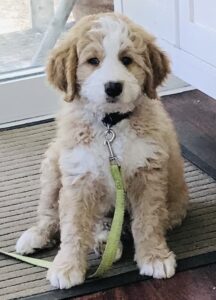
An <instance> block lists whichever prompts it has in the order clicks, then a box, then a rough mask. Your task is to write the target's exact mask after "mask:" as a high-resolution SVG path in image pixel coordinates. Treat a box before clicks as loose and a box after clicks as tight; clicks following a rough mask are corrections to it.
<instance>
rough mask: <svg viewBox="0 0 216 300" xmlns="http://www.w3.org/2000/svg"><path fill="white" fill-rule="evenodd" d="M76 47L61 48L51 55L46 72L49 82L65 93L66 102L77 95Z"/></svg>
mask: <svg viewBox="0 0 216 300" xmlns="http://www.w3.org/2000/svg"><path fill="white" fill-rule="evenodd" d="M76 69H77V54H76V46H75V45H73V44H72V45H70V46H68V47H59V48H56V49H54V50H53V52H52V53H51V55H50V58H49V61H48V64H47V68H46V72H47V76H48V80H49V82H50V83H51V84H52V85H53V86H54V87H56V88H57V89H59V90H60V91H62V92H64V93H65V97H64V100H65V101H67V102H69V101H72V100H73V99H74V97H75V94H76Z"/></svg>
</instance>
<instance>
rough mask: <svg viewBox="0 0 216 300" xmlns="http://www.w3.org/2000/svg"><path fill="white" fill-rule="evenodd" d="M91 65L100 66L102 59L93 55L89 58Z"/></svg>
mask: <svg viewBox="0 0 216 300" xmlns="http://www.w3.org/2000/svg"><path fill="white" fill-rule="evenodd" d="M87 62H88V63H89V64H90V65H94V66H98V65H99V63H100V61H99V59H98V58H97V57H92V58H89V59H88V60H87Z"/></svg>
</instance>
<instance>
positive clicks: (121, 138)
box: [60, 120, 158, 189]
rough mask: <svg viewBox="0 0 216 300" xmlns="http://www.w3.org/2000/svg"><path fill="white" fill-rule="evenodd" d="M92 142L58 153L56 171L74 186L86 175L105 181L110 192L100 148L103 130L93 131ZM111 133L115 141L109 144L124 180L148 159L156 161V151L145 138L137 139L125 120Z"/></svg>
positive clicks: (110, 182) (105, 158) (103, 148)
mask: <svg viewBox="0 0 216 300" xmlns="http://www.w3.org/2000/svg"><path fill="white" fill-rule="evenodd" d="M93 130H94V140H93V141H92V142H91V143H90V144H88V145H78V146H76V147H75V148H74V149H71V150H70V149H65V150H64V151H62V153H61V157H60V167H61V170H62V172H63V174H64V175H65V177H66V178H68V180H69V181H68V180H67V182H70V184H72V183H74V182H75V181H76V180H77V179H79V178H80V176H83V175H84V174H87V173H90V174H91V175H92V176H93V177H95V178H99V179H102V180H105V182H106V184H107V185H109V186H110V188H111V189H114V185H113V180H112V178H111V174H110V169H109V152H108V149H107V147H106V146H105V145H104V132H105V130H106V129H105V128H104V127H103V126H101V127H99V126H97V127H95V128H94V129H93ZM113 130H114V131H115V133H116V138H115V140H114V141H113V143H112V147H113V150H114V153H115V155H116V156H117V158H118V160H119V162H120V164H121V166H122V167H123V170H124V172H125V174H126V176H133V173H134V172H135V171H136V170H137V168H139V167H144V166H146V165H147V163H148V159H149V158H151V159H154V158H156V153H157V151H158V147H157V145H156V144H155V142H154V141H153V140H152V139H150V138H149V137H146V138H139V137H138V136H137V135H136V132H135V131H134V130H133V129H132V128H131V127H130V124H129V121H128V120H123V121H121V122H120V123H119V124H117V125H116V126H114V128H113Z"/></svg>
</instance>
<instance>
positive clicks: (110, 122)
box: [102, 111, 132, 127]
mask: <svg viewBox="0 0 216 300" xmlns="http://www.w3.org/2000/svg"><path fill="white" fill-rule="evenodd" d="M131 114H132V111H128V112H126V113H124V114H122V113H119V112H115V113H110V114H106V115H105V117H104V118H103V119H102V122H103V124H104V125H105V126H109V127H112V126H114V125H116V124H117V123H119V122H121V121H122V120H124V119H127V118H129V117H130V115H131Z"/></svg>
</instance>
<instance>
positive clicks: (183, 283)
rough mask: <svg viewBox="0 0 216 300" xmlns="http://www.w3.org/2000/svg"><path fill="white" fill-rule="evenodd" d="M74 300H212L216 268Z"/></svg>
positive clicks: (193, 271) (180, 274)
mask: <svg viewBox="0 0 216 300" xmlns="http://www.w3.org/2000/svg"><path fill="white" fill-rule="evenodd" d="M76 299H77V300H78V299H79V300H215V299H216V265H210V266H207V267H204V268H199V269H195V270H189V271H186V272H181V273H178V274H176V275H175V277H174V278H171V279H168V280H148V281H143V282H139V283H135V284H131V285H128V286H124V287H119V288H115V289H112V290H109V291H106V292H101V293H96V294H93V295H89V296H85V297H81V298H76Z"/></svg>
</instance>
